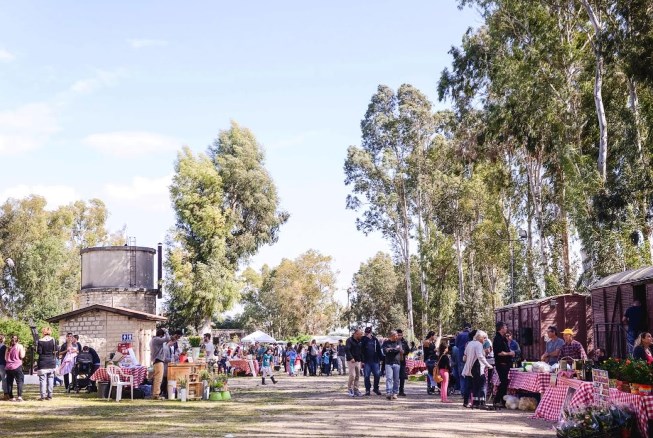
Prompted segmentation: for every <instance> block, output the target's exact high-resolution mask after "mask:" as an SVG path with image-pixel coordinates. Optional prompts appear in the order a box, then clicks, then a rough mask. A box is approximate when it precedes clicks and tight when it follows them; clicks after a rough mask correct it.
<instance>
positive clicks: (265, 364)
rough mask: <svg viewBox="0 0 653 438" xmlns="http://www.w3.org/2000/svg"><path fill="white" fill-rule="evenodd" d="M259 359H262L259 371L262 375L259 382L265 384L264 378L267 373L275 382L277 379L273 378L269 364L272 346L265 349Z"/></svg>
mask: <svg viewBox="0 0 653 438" xmlns="http://www.w3.org/2000/svg"><path fill="white" fill-rule="evenodd" d="M261 360H262V366H261V373H262V374H263V377H261V384H262V385H265V378H266V377H267V376H268V375H269V376H270V379H271V380H272V383H274V384H276V383H277V381H276V380H274V373H273V372H272V367H271V366H270V364H271V363H272V348H268V349H267V351H266V352H265V354H264V355H263V358H262V359H261Z"/></svg>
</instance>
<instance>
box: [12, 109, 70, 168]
mask: <svg viewBox="0 0 653 438" xmlns="http://www.w3.org/2000/svg"><path fill="white" fill-rule="evenodd" d="M59 129H60V128H59V123H58V121H57V118H56V116H55V114H54V111H53V110H52V107H51V106H50V105H49V104H47V103H42V102H41V103H31V104H27V105H23V106H20V107H18V108H16V109H14V110H9V111H0V155H9V154H18V153H21V152H25V151H29V150H32V149H36V148H39V147H41V146H42V145H43V144H45V143H46V142H47V141H48V140H49V138H50V136H52V134H54V133H55V132H57V131H59Z"/></svg>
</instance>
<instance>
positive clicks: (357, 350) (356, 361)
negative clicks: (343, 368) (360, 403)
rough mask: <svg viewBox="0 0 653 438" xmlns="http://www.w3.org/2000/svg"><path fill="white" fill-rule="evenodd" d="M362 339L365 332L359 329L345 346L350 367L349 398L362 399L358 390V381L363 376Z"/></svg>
mask: <svg viewBox="0 0 653 438" xmlns="http://www.w3.org/2000/svg"><path fill="white" fill-rule="evenodd" d="M362 337H363V332H362V331H361V329H360V328H357V329H356V330H354V334H353V335H351V337H350V338H349V339H347V343H346V344H345V358H346V359H347V363H348V365H349V366H348V368H349V382H348V384H347V389H348V390H349V397H360V395H361V393H360V391H359V390H358V380H359V378H360V375H361V362H362V361H363V351H362V346H361V338H362Z"/></svg>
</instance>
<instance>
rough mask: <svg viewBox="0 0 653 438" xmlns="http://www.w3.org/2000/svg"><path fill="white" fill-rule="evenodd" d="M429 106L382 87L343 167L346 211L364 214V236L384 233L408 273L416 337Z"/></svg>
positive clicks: (360, 222) (411, 93) (407, 91)
mask: <svg viewBox="0 0 653 438" xmlns="http://www.w3.org/2000/svg"><path fill="white" fill-rule="evenodd" d="M431 125H432V120H431V118H430V104H429V102H428V100H427V99H426V98H425V97H424V95H423V94H422V93H420V92H419V91H418V90H416V89H415V88H414V87H412V86H411V85H407V84H404V85H402V86H400V87H399V89H398V90H397V92H396V93H395V92H394V91H393V90H392V89H390V88H389V87H387V86H384V85H380V86H379V87H378V89H377V92H376V93H375V94H374V95H373V96H372V99H371V102H370V104H369V106H368V109H367V112H366V113H365V117H364V119H363V121H362V122H361V131H362V141H361V145H360V146H350V147H349V149H348V150H347V158H346V161H345V165H344V171H345V184H346V185H351V186H352V187H351V190H352V194H350V195H348V196H347V208H348V209H351V210H355V211H360V210H364V211H363V212H362V215H361V217H359V218H357V219H356V227H357V229H358V230H359V231H362V232H363V233H365V234H368V233H371V232H373V231H380V232H381V234H382V235H383V236H384V237H385V238H386V239H388V240H389V241H390V243H391V244H392V247H393V250H394V253H395V256H396V257H397V258H398V260H399V261H400V263H401V264H402V266H403V267H404V282H405V290H406V310H407V324H408V330H409V331H410V333H411V335H412V333H414V326H413V302H412V280H411V250H410V245H411V241H412V239H413V238H414V235H413V233H414V230H415V227H416V218H415V215H414V211H415V210H414V208H413V207H414V202H415V199H416V192H417V191H416V187H415V184H414V182H415V178H414V175H413V172H414V169H412V168H411V165H412V160H414V159H415V155H414V154H415V153H416V151H418V150H420V148H424V144H425V142H426V141H427V140H428V137H429V132H430V126H431Z"/></svg>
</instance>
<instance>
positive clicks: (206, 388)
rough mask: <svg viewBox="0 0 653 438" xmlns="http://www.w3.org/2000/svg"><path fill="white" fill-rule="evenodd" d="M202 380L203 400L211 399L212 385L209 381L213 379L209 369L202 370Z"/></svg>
mask: <svg viewBox="0 0 653 438" xmlns="http://www.w3.org/2000/svg"><path fill="white" fill-rule="evenodd" d="M200 380H201V381H202V400H208V399H209V392H210V389H211V387H210V385H209V381H210V380H211V373H209V372H208V371H207V370H202V371H200Z"/></svg>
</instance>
